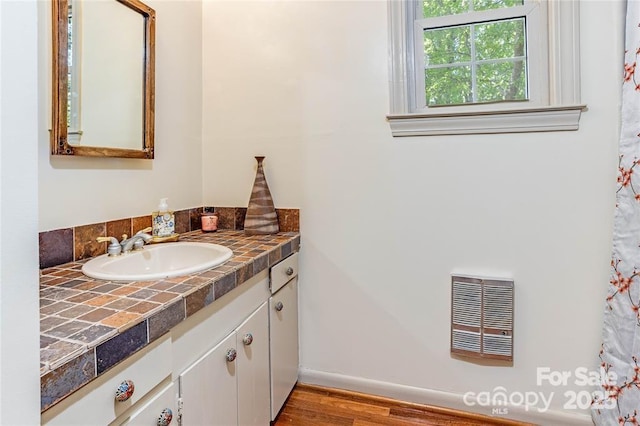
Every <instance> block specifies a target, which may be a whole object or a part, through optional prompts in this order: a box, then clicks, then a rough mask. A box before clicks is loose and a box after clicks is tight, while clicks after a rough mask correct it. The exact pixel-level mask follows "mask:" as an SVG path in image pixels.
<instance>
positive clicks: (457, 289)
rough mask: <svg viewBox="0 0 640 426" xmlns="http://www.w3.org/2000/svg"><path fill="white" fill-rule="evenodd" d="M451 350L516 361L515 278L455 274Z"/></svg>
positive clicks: (464, 353) (452, 282)
mask: <svg viewBox="0 0 640 426" xmlns="http://www.w3.org/2000/svg"><path fill="white" fill-rule="evenodd" d="M451 353H455V354H458V355H465V356H471V357H475V358H491V359H500V360H506V361H513V281H511V280H499V279H485V278H479V277H467V276H456V275H454V276H452V277H451Z"/></svg>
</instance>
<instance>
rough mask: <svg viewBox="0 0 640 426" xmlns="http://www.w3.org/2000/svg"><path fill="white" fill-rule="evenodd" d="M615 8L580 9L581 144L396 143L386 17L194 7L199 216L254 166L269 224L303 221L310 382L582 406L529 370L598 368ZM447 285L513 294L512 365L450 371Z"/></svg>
mask: <svg viewBox="0 0 640 426" xmlns="http://www.w3.org/2000/svg"><path fill="white" fill-rule="evenodd" d="M612 6H613V7H612ZM623 9H624V3H623V2H620V1H617V2H608V1H606V2H605V1H585V2H582V9H581V14H582V16H581V18H582V21H581V25H582V28H583V32H582V36H581V44H582V88H583V90H582V93H583V96H582V98H583V102H584V103H586V104H587V105H588V107H589V110H588V111H587V112H585V113H584V114H583V116H582V120H581V123H580V130H579V131H577V132H560V133H538V134H515V135H513V134H512V135H484V136H449V137H428V138H427V137H424V138H423V137H413V138H404V139H394V138H392V137H391V136H390V131H389V126H388V124H387V123H386V122H385V114H386V113H387V112H388V72H387V71H388V70H387V67H388V63H387V59H388V52H387V16H386V2H384V1H380V0H378V1H315V2H311V1H304V2H286V1H268V2H260V1H257V2H249V1H243V2H232V1H214V2H205V6H204V9H203V15H204V28H205V31H204V32H203V37H204V41H203V46H204V51H203V66H204V81H203V92H204V104H203V116H204V117H205V121H204V123H203V129H204V136H203V141H204V147H203V159H204V162H205V163H206V164H207V166H205V168H204V185H205V187H204V198H205V202H206V203H207V204H214V205H238V204H240V205H242V203H246V201H247V200H248V191H249V188H250V186H251V183H252V179H253V173H254V169H251V164H252V159H251V157H252V156H253V155H254V154H256V153H261V154H265V155H266V156H267V160H266V161H265V165H266V174H267V179H268V181H269V185H270V187H271V192H272V194H273V196H274V200H275V204H276V207H300V208H301V231H302V248H301V250H302V265H301V271H302V273H301V287H300V288H301V303H302V305H301V312H300V317H301V333H302V336H301V355H302V361H301V362H302V367H303V369H304V372H305V376H304V377H303V378H305V379H307V380H315V381H317V382H320V383H325V384H326V383H334V384H345V383H346V384H350V385H351V386H352V387H356V385H357V383H360V385H358V386H361V387H363V388H367V386H369V390H371V389H374V388H375V386H377V385H375V384H372V383H374V382H371V383H369V384H368V385H367V384H362V382H358V381H357V380H356V379H362V378H365V379H371V380H375V381H381V382H384V383H383V384H382V385H381V388H380V392H387V393H393V392H396V393H395V394H396V395H401V394H402V392H405V391H406V393H405V394H404V395H405V396H407V397H410V396H411V395H413V396H415V395H424V396H425V398H429V397H433V398H432V399H431V400H430V401H429V400H422V401H421V402H438V401H444V400H447V398H448V400H451V401H458V402H461V396H462V395H463V394H464V393H465V392H468V391H475V392H478V391H491V390H493V389H494V388H495V387H496V386H503V387H505V388H506V389H507V391H508V392H516V391H517V392H525V391H541V392H544V393H545V395H546V396H549V395H550V392H555V396H554V397H553V399H552V408H553V409H554V410H556V411H563V410H562V408H563V405H564V404H565V403H566V402H567V399H566V398H565V397H564V396H563V392H564V391H566V390H567V389H568V390H573V391H576V392H578V391H583V390H587V389H586V388H583V387H579V386H575V385H572V383H573V381H570V386H569V387H568V388H566V389H565V388H551V387H548V386H547V387H537V386H536V368H537V367H549V368H551V369H552V370H571V371H573V370H575V369H576V368H578V367H586V368H589V369H596V368H597V366H598V357H597V356H598V351H599V346H600V334H601V320H602V311H603V309H604V297H605V293H606V288H607V283H608V275H609V261H610V246H611V242H610V241H611V232H612V220H613V219H612V218H613V208H614V202H615V201H614V191H615V175H616V165H617V160H616V155H617V135H618V119H619V114H618V107H619V96H620V90H619V88H620V75H621V73H620V69H621V68H620V67H621V61H622V51H623V44H622V25H623ZM592 28H598V30H597V31H594V30H591V29H592ZM452 272H458V273H469V274H480V275H492V276H496V275H497V276H506V277H512V278H514V279H515V283H516V311H515V315H516V318H515V324H516V330H515V360H514V363H513V366H512V367H497V366H487V365H479V364H476V363H472V362H467V361H463V360H461V359H455V358H452V357H451V356H450V354H449V326H448V324H449V305H450V300H449V293H450V274H451V273H452ZM325 373H332V374H330V375H327V374H325ZM390 384H395V385H403V386H407V387H405V388H397V387H395V388H394V387H393V386H391V385H390ZM393 389H395V391H393ZM433 391H442V392H446V394H444V397H443V398H441V399H438V397H437V396H438V395H439V394H437V393H436V392H433ZM476 409H478V407H476ZM479 410H480V412H483V413H485V414H488V413H490V408H480V409H479ZM576 413H577V414H579V415H585V414H586V412H585V411H580V412H579V411H576V410H564V414H576ZM583 420H584V418H583Z"/></svg>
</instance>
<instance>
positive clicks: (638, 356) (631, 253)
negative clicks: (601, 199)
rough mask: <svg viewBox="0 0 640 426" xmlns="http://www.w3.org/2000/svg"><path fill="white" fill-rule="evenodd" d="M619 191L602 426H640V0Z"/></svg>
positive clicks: (628, 50) (628, 69) (635, 4)
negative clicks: (639, 67) (639, 66)
mask: <svg viewBox="0 0 640 426" xmlns="http://www.w3.org/2000/svg"><path fill="white" fill-rule="evenodd" d="M625 45H626V46H625V59H624V61H625V64H624V82H623V87H622V111H621V129H620V144H619V166H618V190H617V199H616V210H615V218H614V229H613V250H612V260H611V280H610V284H609V292H608V294H607V299H606V307H605V314H604V327H603V343H602V349H601V351H600V359H601V361H602V362H601V374H600V379H601V388H600V389H599V391H597V392H595V394H594V400H593V404H592V416H593V420H594V422H595V423H596V424H597V425H603V426H605V425H606V426H610V425H616V424H619V425H637V424H640V365H639V364H638V361H639V360H640V74H636V63H637V61H638V58H639V56H640V1H635V0H628V1H627V18H626V40H625Z"/></svg>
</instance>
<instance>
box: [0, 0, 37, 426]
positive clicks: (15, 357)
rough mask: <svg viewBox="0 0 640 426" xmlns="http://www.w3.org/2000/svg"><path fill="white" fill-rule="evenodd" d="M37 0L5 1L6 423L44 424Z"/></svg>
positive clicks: (1, 194) (2, 370) (1, 296)
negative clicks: (41, 391) (41, 349)
mask: <svg viewBox="0 0 640 426" xmlns="http://www.w3.org/2000/svg"><path fill="white" fill-rule="evenodd" d="M36 15H37V2H35V1H19V2H18V1H13V2H6V1H2V2H0V424H3V425H9V424H10V425H34V424H38V423H39V421H40V415H39V414H40V394H39V389H40V370H39V356H38V355H39V349H38V348H39V346H38V336H39V334H38V333H39V330H40V323H39V317H40V316H39V314H38V216H37V197H38V192H37V191H38V186H37V185H38V180H37V176H38V169H37V163H36V152H37V144H38V129H37V126H36V125H35V123H36V120H37V111H38V91H37V88H38V80H37V77H38V75H37V71H38V66H39V63H38V39H37V34H38V25H37V20H36V19H35V18H36Z"/></svg>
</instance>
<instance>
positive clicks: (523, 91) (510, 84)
mask: <svg viewBox="0 0 640 426" xmlns="http://www.w3.org/2000/svg"><path fill="white" fill-rule="evenodd" d="M525 69H526V64H525V61H524V60H520V61H504V62H494V63H489V64H482V65H478V67H477V69H476V100H475V101H476V102H497V101H515V100H525V99H527V79H526V72H525Z"/></svg>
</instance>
